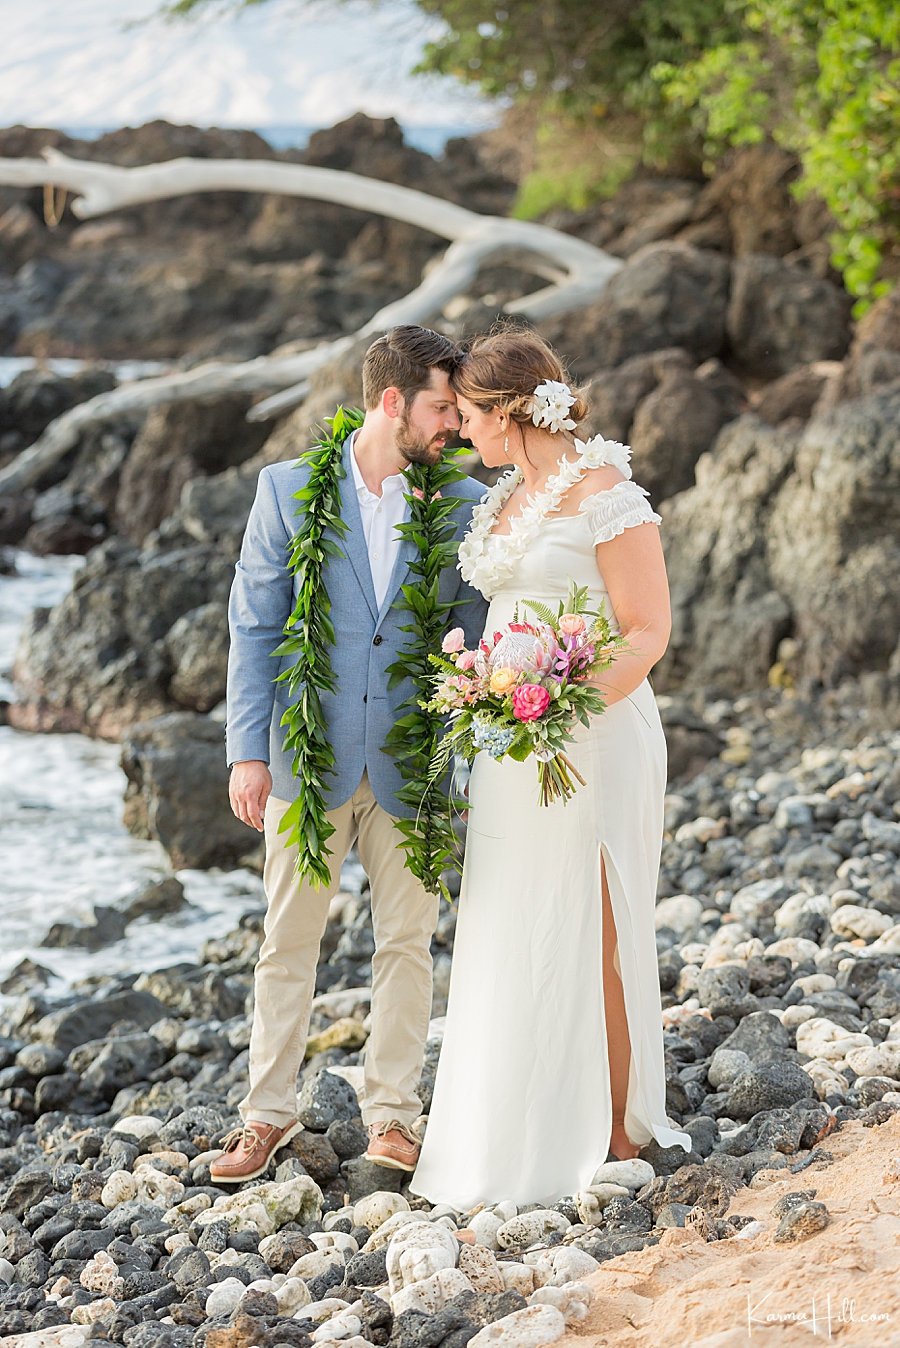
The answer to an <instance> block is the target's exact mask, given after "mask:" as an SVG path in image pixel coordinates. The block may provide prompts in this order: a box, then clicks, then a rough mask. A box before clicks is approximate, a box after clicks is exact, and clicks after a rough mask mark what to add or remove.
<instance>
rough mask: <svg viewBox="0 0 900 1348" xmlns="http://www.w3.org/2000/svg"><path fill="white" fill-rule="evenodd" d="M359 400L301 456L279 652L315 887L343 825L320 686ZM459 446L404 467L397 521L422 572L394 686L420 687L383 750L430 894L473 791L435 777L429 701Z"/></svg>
mask: <svg viewBox="0 0 900 1348" xmlns="http://www.w3.org/2000/svg"><path fill="white" fill-rule="evenodd" d="M363 419H364V413H363V412H361V411H360V410H359V409H358V408H344V407H339V408H338V409H337V411H336V412H335V414H334V416H333V417H326V419H325V421H326V426H328V427H329V428H330V429H329V430H325V429H323V428H321V427H320V428H319V429H320V430H322V437H321V439H320V440H318V441H317V442H316V444H314V445H313V447H312V448H311V449H310V450H308V451H307V452H306V453H305V454H303V455H301V457H300V459H299V460H298V465H297V466H298V467H300V466H305V467H308V468H309V477H308V479H307V482H306V485H305V486H304V487H301V489H300V490H299V491H297V492H295V493H294V499H295V500H296V501H297V502H298V505H297V510H296V515H297V518H298V520H299V527H298V529H297V532H296V533H295V534H294V536H293V538H292V539H291V542H290V545H289V551H290V555H289V562H288V569H289V570H290V572H291V574H292V575H293V576H294V578H295V581H296V587H297V601H296V603H295V605H294V610H293V612H292V613H291V616H290V618H289V619H288V621H287V623H286V624H285V628H284V640H283V641H282V643H281V645H280V646H279V647H278V649H277V650H275V651H274V652H273V655H276V656H282V655H293V656H294V657H295V661H294V664H293V665H292V667H291V668H290V669H288V670H285V671H284V673H282V674H279V675H278V678H277V680H276V682H284V683H287V685H288V688H289V691H290V694H291V699H292V702H291V706H290V707H289V708H288V710H287V711H286V712H285V713H284V715H283V717H282V718H281V724H282V725H283V726H285V727H286V728H287V733H286V735H285V738H284V749H285V751H286V752H289V753H291V754H292V770H293V774H294V777H295V778H296V779H297V783H298V793H297V798H296V799H295V800H294V801H293V802H292V803H291V805H290V806H289V807H288V809H287V810H286V812H285V814H284V817H283V819H282V821H281V824H280V825H279V832H285V833H287V835H288V836H287V839H286V845H287V846H291V845H293V844H296V845H297V867H296V873H297V876H298V879H299V880H301V881H303V880H308V881H309V882H310V883H311V884H312V885H313V886H314V888H316V889H318V888H319V887H320V886H321V885H323V884H325V885H327V884H328V883H329V881H330V869H329V864H328V858H329V857H330V856H331V849H330V848H329V847H328V840H329V838H330V837H331V835H332V834H333V833H334V827H333V825H331V824H330V823H329V822H328V815H327V809H326V805H325V787H324V783H325V778H326V777H328V776H334V774H335V772H336V768H335V757H334V750H333V749H332V747H331V745H330V744H329V742H328V730H327V727H326V724H325V716H324V713H323V710H322V700H321V694H322V692H323V691H324V692H331V693H333V692H334V691H335V690H336V687H337V679H336V675H335V672H334V668H333V666H332V663H331V654H330V650H331V647H332V646H333V645H334V641H335V634H334V624H333V622H332V619H331V600H330V599H329V597H328V589H327V586H326V583H325V576H326V570H327V566H328V562H329V560H330V559H331V558H334V557H342V556H343V555H344V552H343V549H342V548H341V546H340V539H342V538H343V536H344V534H346V532H347V525H346V523H345V522H344V520H342V519H341V497H340V482H341V479H342V478H343V477H344V476H345V470H344V465H343V459H342V446H343V443H344V441H345V440H346V439H347V437H348V436H349V435H351V434H352V433H353V431H355V430H358V429H359V428H360V426H362V423H363ZM455 457H456V455H455V454H454V453H453V452H451V453H450V454H445V455H444V457H443V458H442V459H441V461H440V462H439V463H437V464H435V465H434V466H431V467H426V466H424V465H422V464H410V466H409V467H408V468H407V469H406V471H405V472H404V477H405V478H406V481H407V482H408V483H409V488H410V490H409V493H408V494H407V496H406V500H407V501H408V502H409V520H408V522H407V523H405V524H401V525H398V526H397V531H398V533H399V534H400V535H401V536H402V537H403V538H404V539H411V540H412V542H413V543H414V544H415V547H416V552H415V556H414V558H413V560H412V561H411V562H410V564H409V569H410V571H411V572H412V574H413V576H414V577H415V579H414V580H413V582H412V583H410V584H408V585H404V586H402V587H401V597H400V598H399V599H398V600H397V601H396V603H395V604H394V606H393V607H394V608H396V609H400V610H404V611H405V612H406V613H408V615H409V621H408V622H407V623H405V624H404V625H403V626H402V627H401V628H400V631H401V632H404V633H407V634H408V635H409V638H410V640H409V641H408V642H407V644H406V645H405V646H404V647H403V648H402V650H401V651H400V652H399V653H398V657H397V659H396V660H395V661H394V663H393V664H392V665H390V666H389V667H388V674H389V676H390V682H389V687H391V688H395V687H396V686H397V685H398V684H399V683H401V682H402V681H403V680H404V679H412V681H413V693H412V695H411V696H410V697H409V698H408V699H407V700H406V702H405V703H404V704H403V707H402V708H401V710H402V711H403V713H404V714H403V715H402V716H401V717H400V718H399V719H398V720H397V721H396V723H395V724H394V727H393V729H392V730H391V732H390V734H389V735H388V737H387V742H386V744H385V746H384V752H386V753H389V754H391V755H392V756H393V758H394V760H395V762H396V764H397V767H398V769H399V771H400V774H401V777H402V778H403V786H402V787H401V789H400V790H399V791H398V792H397V797H398V799H399V800H400V801H401V802H402V803H403V804H404V805H406V806H407V807H408V808H409V809H410V810H412V811H413V812H414V817H413V818H411V819H398V820H397V821H396V828H397V830H398V832H399V834H400V835H401V841H400V844H399V845H400V846H401V847H402V848H403V849H404V850H405V852H406V866H407V868H408V869H409V870H410V871H412V873H413V875H414V876H415V877H416V879H417V880H419V881H421V883H422V884H423V885H424V887H425V889H426V890H428V892H429V893H432V894H444V895H447V887H446V885H445V883H444V881H443V880H442V878H441V872H442V871H445V870H446V869H448V867H453V866H455V865H456V856H457V839H456V835H455V833H454V831H453V810H454V809H459V808H464V805H465V802H463V801H453V800H451V801H450V802H449V804H450V808H448V800H447V793H446V787H445V785H444V783H443V782H441V781H440V780H436V779H435V777H434V774H433V772H432V771H431V763H432V760H433V758H434V756H435V753H436V751H437V747H438V745H439V743H440V740H441V737H442V733H443V728H444V721H443V717H442V716H440V715H439V714H438V713H436V712H434V711H430V710H429V709H428V707H427V705H424V704H427V702H428V701H429V700H430V698H429V695H430V680H429V674H430V673H431V663H430V659H429V657H430V655H431V654H432V653H433V652H434V651H435V650H438V649H439V648H440V643H441V637H442V636H443V633H444V629H445V626H446V623H445V619H446V614H447V612H448V611H449V610H450V609H451V608H453V607H455V605H454V604H452V603H444V602H442V601H441V599H440V595H439V585H440V577H441V572H442V571H443V570H444V569H445V568H446V567H450V566H455V565H456V548H457V544H456V529H455V526H454V524H453V522H452V519H451V516H452V513H453V511H454V510H455V509H456V507H457V506H458V505H459V498H458V497H456V496H452V495H447V494H446V493H447V489H448V488H450V487H452V486H453V484H454V483H456V482H460V481H462V480H463V479H464V478H465V474H464V473H462V472H460V470H459V469H458V468H457V467H456V466H455V464H454V462H453V460H454V458H455Z"/></svg>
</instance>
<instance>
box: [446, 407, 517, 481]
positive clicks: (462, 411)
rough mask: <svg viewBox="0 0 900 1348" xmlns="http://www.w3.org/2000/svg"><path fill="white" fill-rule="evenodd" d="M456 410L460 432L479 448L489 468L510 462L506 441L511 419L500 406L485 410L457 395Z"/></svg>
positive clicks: (475, 447)
mask: <svg viewBox="0 0 900 1348" xmlns="http://www.w3.org/2000/svg"><path fill="white" fill-rule="evenodd" d="M456 410H457V411H458V412H459V416H460V421H461V422H462V425H461V426H460V430H459V434H460V437H461V438H462V439H463V440H468V441H469V442H470V443H471V445H472V448H473V449H477V450H478V453H479V454H480V455H481V458H482V461H483V463H484V465H485V467H487V468H499V467H500V465H501V464H504V463H508V462H509V459H508V458H507V455H506V454H505V453H504V443H505V441H506V435H507V432H508V430H509V419H508V417H507V416H506V415H505V414H504V413H503V412H501V411H500V409H499V408H498V407H492V408H491V410H490V412H483V411H482V410H481V408H480V407H476V406H475V404H474V403H470V402H469V400H468V398H463V397H460V395H459V394H457V395H456Z"/></svg>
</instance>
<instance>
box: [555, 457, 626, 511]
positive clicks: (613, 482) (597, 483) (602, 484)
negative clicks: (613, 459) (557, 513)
mask: <svg viewBox="0 0 900 1348" xmlns="http://www.w3.org/2000/svg"><path fill="white" fill-rule="evenodd" d="M627 481H628V478H627V477H626V476H625V474H624V473H623V472H622V470H621V469H620V468H617V467H616V466H615V464H611V463H609V464H602V465H601V466H600V467H599V468H588V469H587V471H586V472H585V474H584V476H583V477H582V478H581V480H580V481H579V482H576V483H575V485H574V486H573V487H572V489H571V491H570V492H569V493H568V499H569V500H570V501H571V502H572V504H573V505H576V506H577V505H580V504H581V502H582V501H587V500H588V499H589V498H590V497H592V496H597V495H599V494H600V493H601V492H605V491H612V489H613V487H617V486H618V485H619V483H620V482H627Z"/></svg>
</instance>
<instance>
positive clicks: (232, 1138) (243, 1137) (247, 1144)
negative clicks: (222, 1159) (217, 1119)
mask: <svg viewBox="0 0 900 1348" xmlns="http://www.w3.org/2000/svg"><path fill="white" fill-rule="evenodd" d="M239 1146H243V1148H244V1150H245V1151H254V1150H255V1149H256V1148H257V1147H261V1146H263V1139H262V1138H261V1137H260V1135H259V1133H258V1132H257V1131H256V1129H255V1128H253V1127H251V1126H250V1124H247V1123H245V1124H244V1125H243V1127H241V1128H232V1130H231V1132H230V1133H226V1134H225V1136H224V1137H223V1138H222V1149H223V1151H236V1150H237V1148H238V1147H239Z"/></svg>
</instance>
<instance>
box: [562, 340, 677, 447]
mask: <svg viewBox="0 0 900 1348" xmlns="http://www.w3.org/2000/svg"><path fill="white" fill-rule="evenodd" d="M694 364H695V362H694V360H693V358H692V357H691V356H690V355H689V354H688V352H687V351H682V350H681V348H680V347H672V348H671V349H668V350H664V351H650V352H648V353H647V354H646V355H639V356H630V357H629V358H628V360H625V361H623V362H622V364H621V365H619V366H617V367H616V368H615V369H612V370H601V371H600V373H599V374H597V375H595V376H594V378H593V379H591V380H590V381H589V382H588V383H587V384H586V385H585V387H584V396H585V400H586V401H587V403H588V406H589V408H590V410H589V412H588V416H587V419H586V421H585V422H584V423H583V425H584V432H585V433H586V434H588V435H604V436H605V437H606V438H607V439H610V440H621V441H626V442H630V438H631V424H632V422H633V421H634V414H635V412H636V411H637V409H638V406H639V405H640V404H641V403H642V402H643V401H644V399H645V398H646V397H647V396H648V395H649V394H651V393H652V392H653V390H654V389H655V388H656V387H657V386H658V385H659V383H660V381H661V380H663V379H665V378H666V377H667V376H669V375H671V374H674V373H676V372H680V373H683V374H688V375H690V374H691V373H692V371H693V369H694Z"/></svg>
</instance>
